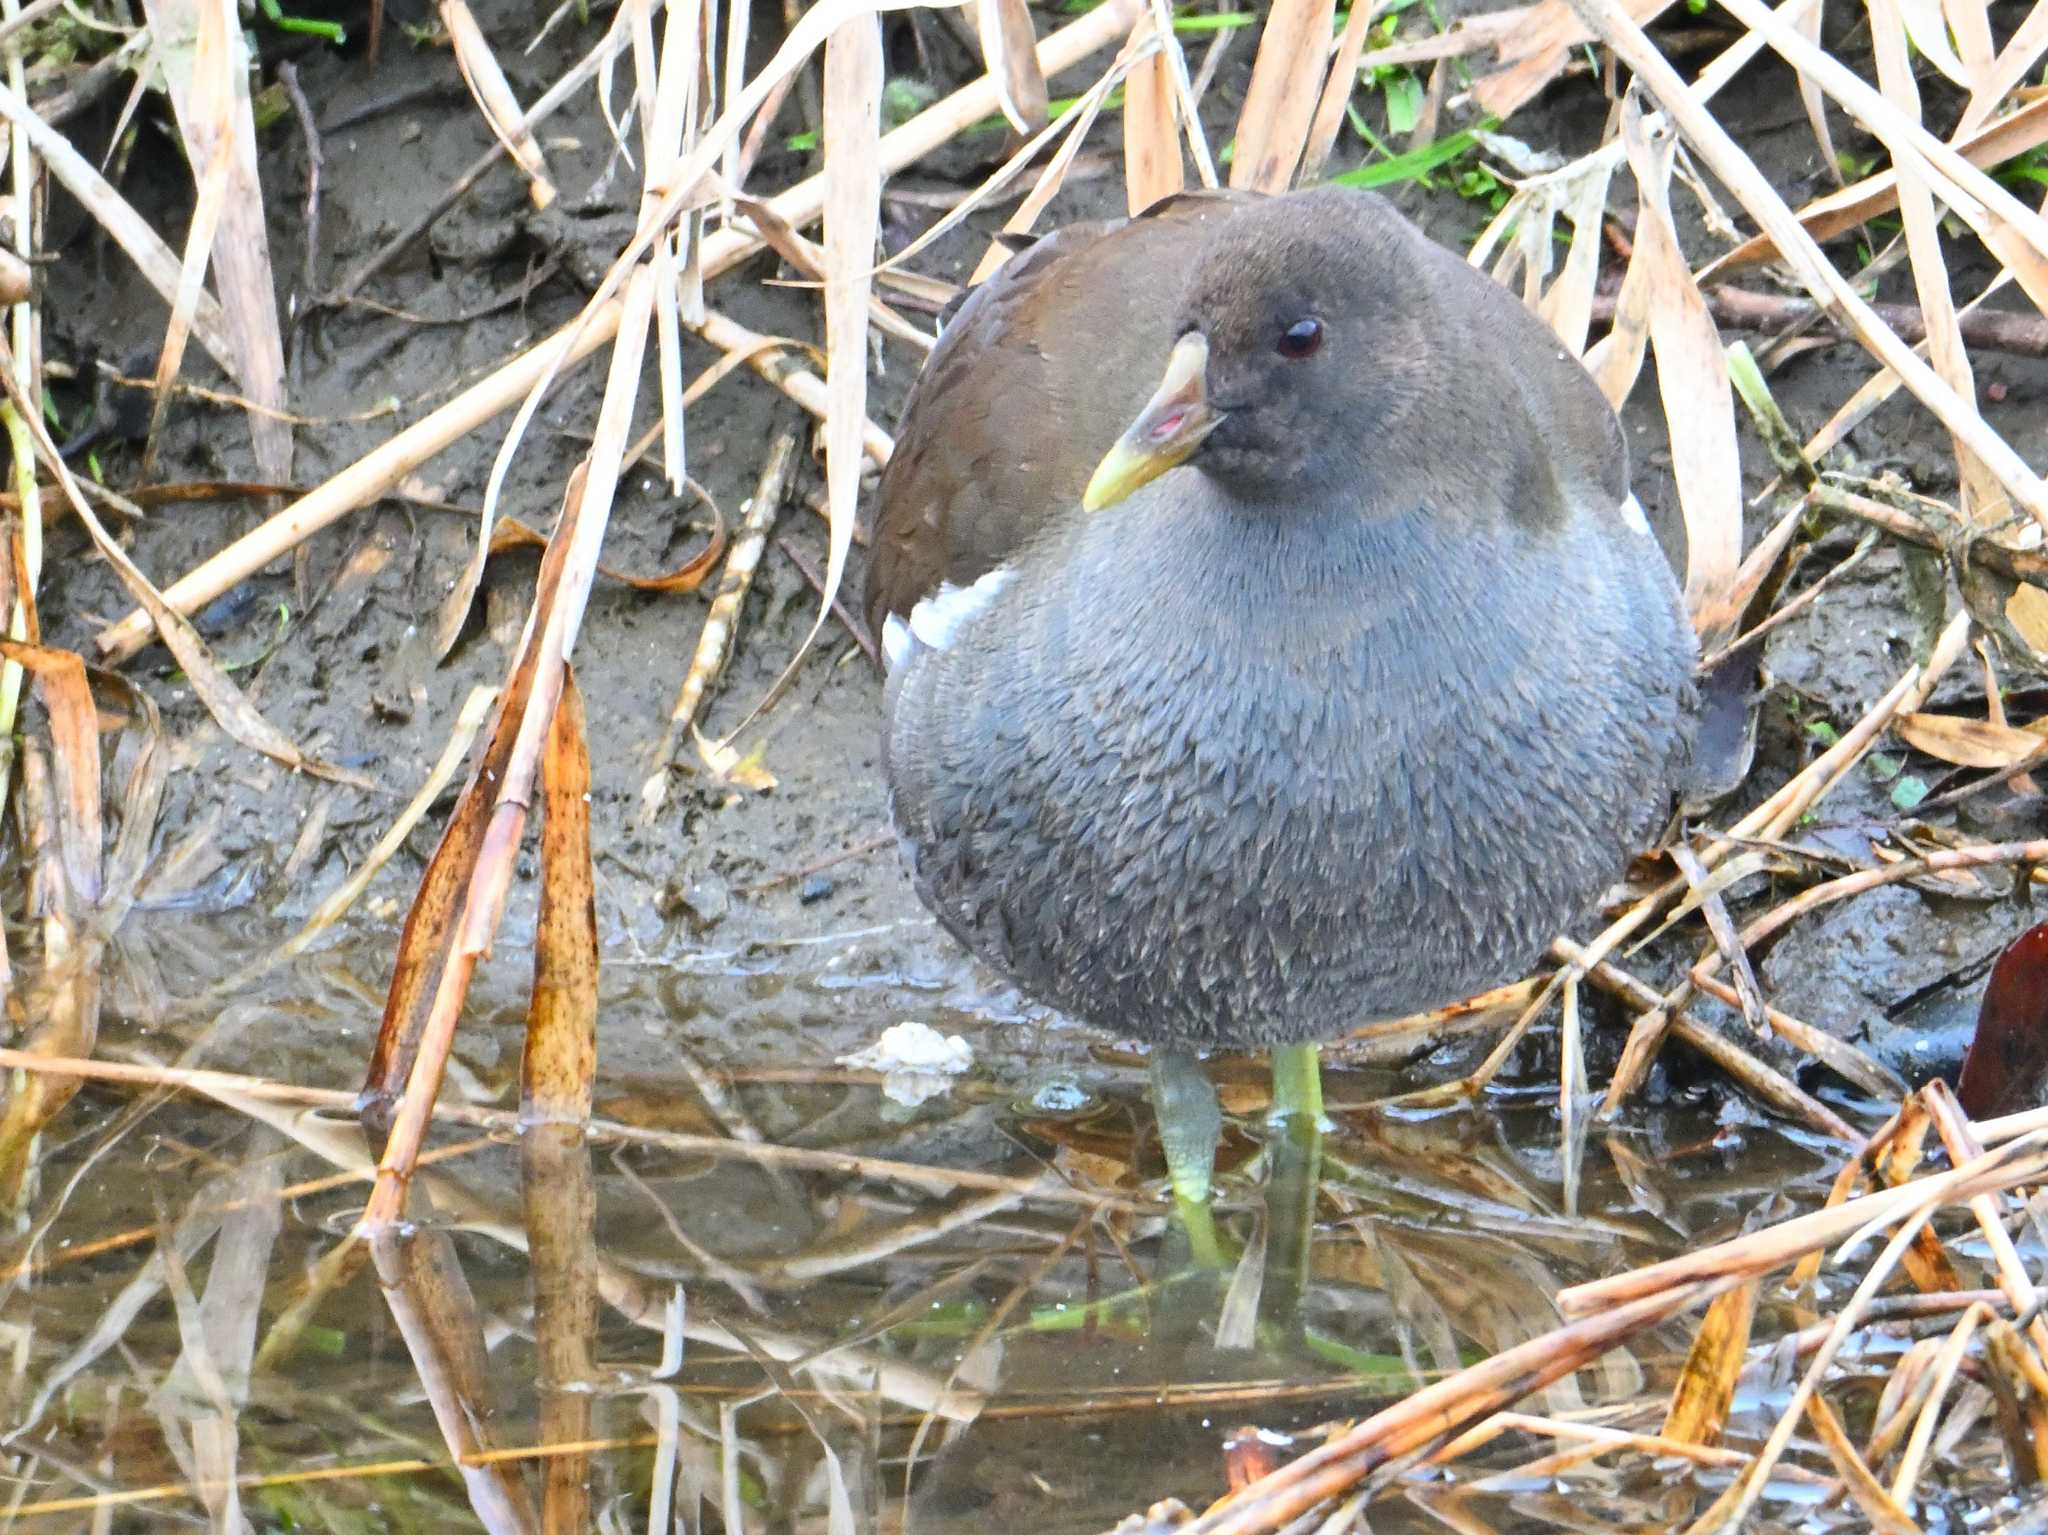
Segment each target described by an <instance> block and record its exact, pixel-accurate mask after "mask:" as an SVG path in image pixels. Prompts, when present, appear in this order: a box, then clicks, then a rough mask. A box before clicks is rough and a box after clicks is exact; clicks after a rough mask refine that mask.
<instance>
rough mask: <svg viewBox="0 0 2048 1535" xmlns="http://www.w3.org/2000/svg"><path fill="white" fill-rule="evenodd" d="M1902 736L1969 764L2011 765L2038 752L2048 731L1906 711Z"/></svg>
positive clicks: (1930, 752) (1900, 726) (1933, 753)
mask: <svg viewBox="0 0 2048 1535" xmlns="http://www.w3.org/2000/svg"><path fill="white" fill-rule="evenodd" d="M1893 723H1894V728H1896V729H1897V731H1898V733H1899V739H1900V740H1902V741H1904V742H1905V743H1906V744H1907V745H1908V746H1910V747H1912V748H1913V749H1914V750H1915V751H1921V752H1925V753H1926V754H1927V755H1928V756H1930V757H1934V758H1938V759H1939V760H1940V761H1943V762H1951V763H1954V764H1955V765H1956V766H1957V767H1967V768H1990V769H1994V770H1995V769H1998V768H2008V767H2011V766H2012V765H2013V764H2014V763H2015V762H2023V761H2025V760H2026V759H2027V758H2028V757H2031V756H2032V755H2034V753H2036V752H2038V751H2039V750H2040V749H2041V747H2042V744H2043V742H2044V741H2048V732H2044V731H2042V730H2040V729H2030V730H2021V729H2018V728H2016V727H2014V726H2012V725H1996V724H1993V723H1992V722H1991V721H1990V720H1977V719H1966V718H1964V717H1963V716H1961V715H1955V714H1902V715H1900V716H1899V717H1898V719H1897V720H1896V721H1894V722H1893Z"/></svg>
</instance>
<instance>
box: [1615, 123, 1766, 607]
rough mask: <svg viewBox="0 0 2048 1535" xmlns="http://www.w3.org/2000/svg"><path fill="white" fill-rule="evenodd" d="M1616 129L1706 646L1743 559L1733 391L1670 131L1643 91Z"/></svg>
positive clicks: (1691, 595) (1689, 593)
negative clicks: (1691, 247)
mask: <svg viewBox="0 0 2048 1535" xmlns="http://www.w3.org/2000/svg"><path fill="white" fill-rule="evenodd" d="M1622 135H1623V138H1624V140H1625V142H1626V144H1627V148H1628V159H1629V167H1630V169H1631V170H1633V171H1634V172H1635V177H1636V186H1637V190H1638V192H1639V195H1640V197H1641V210H1640V213H1639V215H1638V217H1637V221H1636V248H1635V256H1634V258H1632V260H1631V262H1630V275H1631V277H1633V275H1634V270H1635V262H1636V261H1643V262H1646V263H1647V265H1646V266H1645V268H1644V284H1645V288H1646V292H1645V295H1644V300H1645V302H1646V303H1647V305H1648V309H1649V334H1650V346H1651V348H1652V349H1653V350H1654V351H1655V353H1656V355H1657V392H1658V394H1659V396H1660V397H1661V398H1662V400H1663V402H1664V419H1665V421H1666V422H1667V423H1668V425H1669V427H1670V430H1671V459H1672V469H1673V478H1674V479H1675V480H1676V482H1677V486H1678V500H1679V506H1680V508H1681V509H1682V510H1683V512H1684V514H1685V536H1686V569H1685V602H1686V608H1687V610H1688V611H1689V612H1690V613H1692V615H1693V618H1694V622H1695V624H1699V623H1701V622H1703V621H1704V622H1705V623H1706V624H1707V626H1708V630H1709V632H1707V633H1705V634H1703V635H1702V639H1703V640H1704V641H1705V642H1706V643H1707V647H1708V648H1712V645H1713V644H1716V643H1718V642H1719V641H1720V640H1722V639H1725V638H1726V637H1727V634H1728V632H1729V631H1731V630H1732V628H1733V626H1734V624H1735V623H1736V622H1737V621H1739V619H1740V616H1741V615H1740V614H1738V613H1731V612H1728V611H1727V610H1726V607H1727V605H1726V602H1725V598H1726V595H1727V593H1728V591H1729V590H1730V588H1731V587H1732V585H1733V583H1734V579H1735V573H1736V569H1737V567H1738V566H1739V565H1740V564H1741V560H1742V463H1741V459H1740V456H1739V454H1738V452H1737V449H1736V442H1735V395H1734V390H1733V389H1732V388H1731V387H1730V385H1729V382H1728V360H1727V357H1726V356H1725V355H1724V354H1723V352H1722V350H1721V336H1720V332H1719V331H1718V330H1716V329H1715V327H1714V319H1713V316H1712V314H1710V313H1709V312H1708V309H1707V301H1706V299H1705V298H1704V297H1702V296H1701V294H1700V290H1699V285H1698V284H1697V283H1696V282H1694V281H1693V275H1692V268H1691V266H1690V265H1688V264H1687V262H1686V259H1685V252H1684V251H1683V250H1682V249H1680V247H1679V244H1678V230H1677V226H1676V225H1675V224H1674V222H1673V220H1672V217H1671V201H1670V189H1671V164H1672V152H1673V150H1674V149H1675V147H1676V140H1675V138H1673V137H1672V136H1671V135H1670V134H1669V133H1668V131H1667V132H1666V133H1664V134H1661V135H1659V138H1660V139H1661V140H1662V142H1661V143H1659V142H1653V141H1652V139H1651V136H1650V134H1649V132H1648V131H1647V129H1646V126H1645V124H1644V121H1643V112H1642V107H1641V102H1640V99H1639V98H1637V97H1634V96H1631V97H1630V98H1629V101H1628V102H1627V103H1626V104H1625V105H1624V107H1623V112H1622Z"/></svg>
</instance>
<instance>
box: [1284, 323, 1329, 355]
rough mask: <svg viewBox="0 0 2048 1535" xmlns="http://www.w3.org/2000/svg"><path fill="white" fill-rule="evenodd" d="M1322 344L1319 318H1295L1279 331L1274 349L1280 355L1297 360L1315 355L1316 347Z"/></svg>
mask: <svg viewBox="0 0 2048 1535" xmlns="http://www.w3.org/2000/svg"><path fill="white" fill-rule="evenodd" d="M1322 344H1323V322H1322V321H1321V320H1296V321H1295V322H1294V323H1293V324H1292V325H1290V326H1288V327H1287V329H1286V330H1284V331H1282V332H1281V333H1280V340H1279V342H1278V344H1277V345H1276V346H1275V348H1274V350H1276V351H1277V352H1279V354H1280V355H1281V356H1282V357H1286V358H1289V359H1291V360H1293V361H1295V362H1299V361H1300V360H1301V359H1302V358H1304V357H1313V356H1315V354H1316V348H1317V347H1319V346H1321V345H1322Z"/></svg>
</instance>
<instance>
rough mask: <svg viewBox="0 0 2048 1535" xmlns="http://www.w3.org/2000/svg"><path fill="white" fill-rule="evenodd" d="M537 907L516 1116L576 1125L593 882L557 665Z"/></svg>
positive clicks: (591, 988) (580, 730)
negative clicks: (557, 696)
mask: <svg viewBox="0 0 2048 1535" xmlns="http://www.w3.org/2000/svg"><path fill="white" fill-rule="evenodd" d="M541 804H542V809H543V819H542V823H541V839H540V858H541V863H540V881H541V884H540V915H539V919H538V922H537V924H536V926H535V929H534V939H533V999H532V1001H531V1003H530V1004H529V1005H528V1007H527V1013H526V1054H525V1057H524V1059H523V1061H522V1062H521V1070H520V1106H519V1107H520V1118H521V1119H522V1121H524V1122H525V1123H527V1124H538V1123H547V1122H555V1123H568V1124H578V1125H580V1124H583V1123H585V1122H586V1121H588V1120H589V1118H590V1094H591V1083H592V1080H593V1079H594V1078H595V1076H596V1074H597V967H598V943H597V885H596V880H595V877H594V874H593V872H592V867H591V860H590V753H589V749H588V747H587V746H586V744H585V740H584V727H583V695H582V694H581V693H580V692H579V691H578V690H577V687H576V676H575V673H574V672H573V671H564V673H563V676H562V696H561V698H560V700H559V701H558V702H557V703H556V704H555V718H554V721H553V723H552V725H551V726H550V727H549V730H548V742H547V751H546V754H545V755H544V756H543V757H542V759H541Z"/></svg>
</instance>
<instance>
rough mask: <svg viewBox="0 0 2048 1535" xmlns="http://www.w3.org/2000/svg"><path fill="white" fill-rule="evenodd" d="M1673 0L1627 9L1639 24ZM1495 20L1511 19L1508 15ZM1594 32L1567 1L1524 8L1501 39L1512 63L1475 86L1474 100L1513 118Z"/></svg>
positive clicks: (1641, 0) (1629, 1)
mask: <svg viewBox="0 0 2048 1535" xmlns="http://www.w3.org/2000/svg"><path fill="white" fill-rule="evenodd" d="M1670 5H1671V0H1625V7H1624V8H1625V9H1626V10H1627V11H1628V13H1629V15H1630V16H1631V17H1633V18H1634V19H1635V21H1636V22H1637V23H1638V24H1639V25H1647V24H1648V23H1649V22H1651V21H1653V20H1655V19H1656V18H1657V17H1658V16H1661V15H1662V14H1663V13H1664V12H1665V11H1666V10H1668V9H1669V8H1670ZM1489 19H1493V20H1499V21H1506V20H1507V19H1508V18H1507V16H1506V14H1505V13H1503V14H1502V15H1501V16H1499V17H1497V18H1489ZM1591 37H1592V34H1591V33H1590V32H1588V31H1587V30H1586V25H1585V23H1584V22H1582V21H1581V20H1580V19H1579V17H1578V14H1577V13H1576V12H1575V11H1573V10H1572V8H1571V6H1569V5H1568V4H1566V3H1565V0H1542V3H1540V4H1538V5H1532V6H1528V7H1526V8H1524V9H1523V10H1522V11H1521V12H1520V13H1518V14H1517V16H1516V18H1515V24H1514V25H1512V26H1509V27H1507V28H1505V29H1504V30H1503V32H1502V34H1501V36H1500V39H1499V45H1498V46H1499V55H1500V57H1501V58H1502V59H1503V60H1504V61H1511V62H1509V63H1508V67H1507V68H1505V69H1500V70H1496V71H1495V72H1494V73H1492V74H1490V75H1487V76H1486V77H1485V78H1483V79H1481V80H1479V81H1478V82H1477V83H1476V84H1474V85H1473V87H1472V100H1473V103H1474V104H1475V105H1476V106H1477V107H1478V108H1479V109H1480V110H1481V111H1482V112H1490V113H1492V114H1493V115H1494V116H1495V117H1502V118H1505V117H1509V116H1511V115H1513V114H1514V113H1515V112H1516V111H1517V110H1519V109H1520V108H1521V107H1523V106H1524V105H1526V104H1527V103H1528V102H1529V101H1530V100H1532V99H1533V98H1534V97H1535V95H1536V93H1537V92H1538V91H1540V90H1542V89H1543V88H1544V87H1545V86H1546V85H1548V84H1550V82H1551V81H1552V80H1555V79H1556V78H1557V76H1558V73H1559V71H1561V70H1562V69H1563V68H1564V66H1565V65H1566V63H1567V62H1569V61H1570V59H1571V53H1572V50H1573V49H1574V48H1577V47H1579V46H1580V45H1581V44H1583V43H1585V42H1587V41H1588V40H1590V38H1591Z"/></svg>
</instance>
